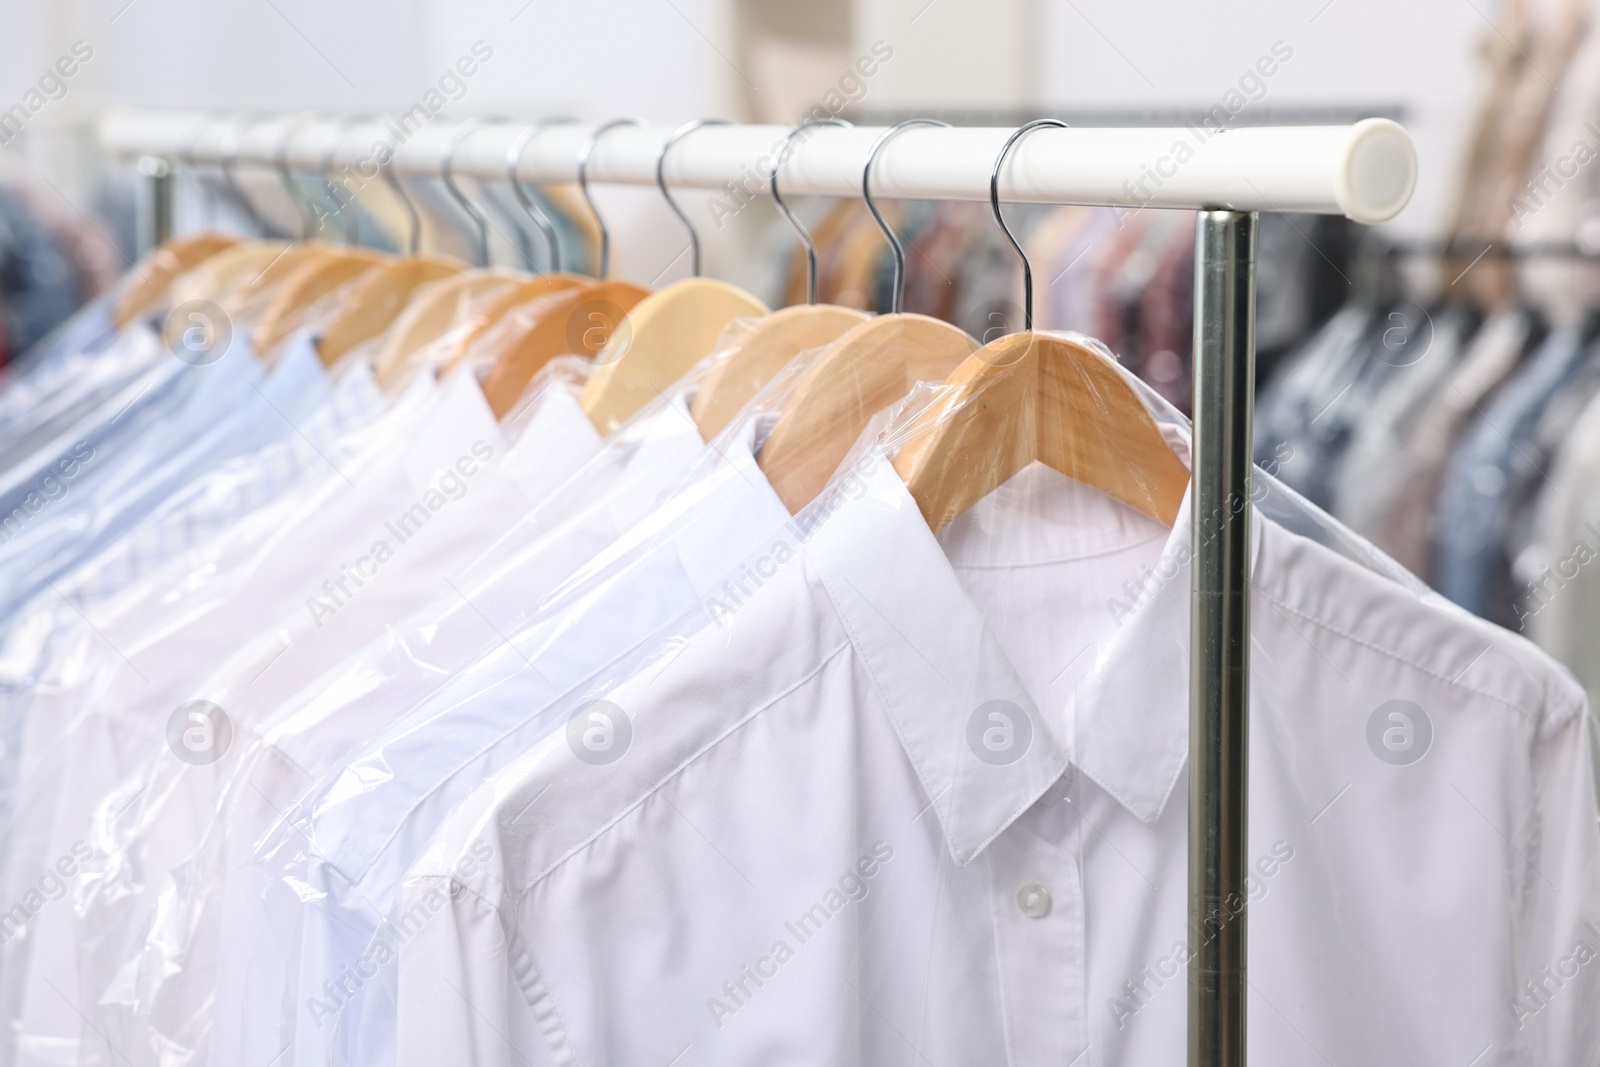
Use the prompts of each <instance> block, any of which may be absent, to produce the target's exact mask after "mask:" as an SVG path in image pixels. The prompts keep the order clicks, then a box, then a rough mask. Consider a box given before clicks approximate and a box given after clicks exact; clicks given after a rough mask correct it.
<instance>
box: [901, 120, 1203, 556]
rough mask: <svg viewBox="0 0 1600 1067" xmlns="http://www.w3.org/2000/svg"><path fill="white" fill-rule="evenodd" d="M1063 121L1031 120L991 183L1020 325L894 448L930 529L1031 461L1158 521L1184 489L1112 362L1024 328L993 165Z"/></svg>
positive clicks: (1029, 279)
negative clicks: (1026, 138) (1039, 130)
mask: <svg viewBox="0 0 1600 1067" xmlns="http://www.w3.org/2000/svg"><path fill="white" fill-rule="evenodd" d="M1064 125H1065V123H1062V122H1059V121H1057V120H1054V119H1040V120H1038V121H1036V122H1031V123H1028V124H1027V125H1026V126H1023V127H1022V128H1021V129H1019V130H1017V131H1016V132H1015V133H1013V134H1012V135H1011V138H1010V139H1009V140H1007V141H1006V143H1005V145H1004V147H1002V148H1001V150H1000V155H999V157H998V158H996V160H995V165H994V171H993V173H992V175H991V177H990V182H989V200H990V206H991V207H992V208H993V210H994V217H995V220H996V221H997V222H999V224H1000V228H1001V230H1002V231H1004V233H1005V235H1006V239H1007V240H1009V241H1010V242H1011V246H1012V247H1013V248H1014V249H1016V251H1017V255H1018V256H1019V257H1020V258H1021V259H1022V269H1023V286H1024V294H1025V295H1024V300H1025V308H1026V311H1025V320H1024V322H1025V327H1026V330H1025V332H1023V333H1020V334H1012V335H1010V336H1008V337H1002V338H1000V339H998V340H996V341H993V342H991V343H989V344H987V345H985V346H984V347H983V348H982V349H980V350H979V351H978V352H976V353H974V354H973V355H972V356H971V357H970V358H969V359H968V360H967V361H966V362H965V363H963V364H962V365H961V367H960V368H958V369H957V371H956V372H955V373H954V374H953V375H951V376H950V378H949V380H948V383H947V384H948V386H949V387H950V388H949V390H948V392H946V393H945V394H944V395H943V396H941V398H940V399H938V400H937V401H936V402H935V403H934V404H933V405H931V406H930V407H929V408H928V409H926V410H925V411H923V412H922V413H921V414H919V416H918V418H917V422H916V424H915V425H914V428H913V430H912V433H911V436H910V438H909V439H908V440H907V442H906V443H905V444H904V445H902V446H901V448H900V450H899V452H898V454H897V455H896V456H895V460H894V466H895V470H896V471H898V472H899V474H900V476H901V478H902V479H904V481H905V483H906V486H907V488H908V489H909V490H910V492H911V495H912V497H913V498H914V499H915V500H916V502H917V507H918V508H919V509H920V510H921V511H922V515H923V517H924V518H925V519H926V520H927V523H928V526H929V527H930V528H931V529H933V530H935V531H938V530H941V529H943V528H944V527H945V526H946V525H947V524H948V523H949V522H950V521H951V520H952V519H954V518H955V517H956V516H957V515H960V514H961V513H962V512H964V511H966V510H967V509H968V508H970V507H971V506H972V505H973V504H975V503H977V502H978V501H979V500H982V499H983V498H984V497H986V496H988V495H989V494H990V493H991V492H993V491H994V490H995V489H997V488H999V487H1000V486H1001V485H1002V484H1004V483H1005V482H1006V480H1007V479H1009V478H1010V477H1011V476H1012V475H1014V474H1016V473H1017V472H1018V471H1020V470H1021V469H1022V468H1023V467H1025V466H1027V465H1028V464H1029V463H1032V462H1035V461H1037V462H1040V463H1043V464H1045V465H1046V466H1048V467H1050V468H1052V469H1053V470H1056V471H1058V472H1060V473H1061V474H1064V475H1066V476H1067V477H1069V478H1072V479H1074V480H1076V481H1079V482H1082V483H1084V484H1085V485H1090V486H1093V487H1094V488H1096V489H1099V490H1100V491H1101V492H1103V493H1105V494H1106V495H1107V496H1110V497H1111V498H1113V499H1115V500H1119V501H1121V502H1122V503H1124V504H1127V505H1128V506H1129V507H1131V508H1133V509H1134V510H1136V511H1139V512H1141V513H1143V514H1145V515H1148V516H1150V517H1151V518H1153V519H1155V520H1156V521H1158V522H1160V523H1162V524H1163V525H1166V526H1171V525H1172V524H1173V522H1174V521H1176V519H1177V515H1178V508H1179V506H1180V505H1181V504H1182V503H1183V497H1184V494H1185V493H1186V492H1187V490H1188V484H1189V471H1188V469H1187V468H1186V467H1185V466H1184V465H1183V463H1182V461H1180V460H1179V459H1178V457H1177V456H1176V455H1175V454H1174V453H1173V451H1172V448H1171V446H1170V445H1168V444H1167V441H1166V438H1165V437H1163V436H1162V434H1161V430H1160V427H1158V426H1157V425H1156V421H1155V419H1154V418H1153V417H1152V416H1151V415H1150V412H1149V410H1148V409H1147V408H1146V407H1145V405H1144V402H1143V400H1142V399H1141V398H1140V397H1139V394H1138V393H1137V392H1136V391H1135V390H1134V388H1133V387H1132V386H1131V385H1129V384H1128V382H1127V379H1126V378H1125V377H1124V374H1123V372H1122V370H1121V369H1120V368H1119V367H1118V366H1117V364H1116V363H1115V361H1113V360H1111V359H1109V358H1107V357H1106V356H1105V355H1103V354H1101V353H1099V352H1096V351H1094V350H1093V349H1091V348H1089V347H1087V346H1085V345H1082V344H1080V343H1078V342H1076V341H1071V340H1068V339H1066V338H1064V337H1056V336H1050V335H1046V334H1036V333H1034V332H1033V271H1032V268H1031V267H1030V266H1029V265H1028V258H1027V256H1026V255H1025V254H1024V253H1023V251H1022V246H1021V245H1020V244H1018V243H1017V239H1016V238H1015V237H1013V236H1012V234H1011V230H1010V228H1009V227H1007V226H1006V222H1005V218H1004V217H1003V216H1002V215H1001V213H1000V196H999V174H1000V167H1001V165H1002V164H1003V163H1004V161H1005V157H1006V154H1007V153H1008V152H1009V151H1010V149H1011V146H1012V145H1013V144H1015V143H1016V141H1017V140H1018V139H1019V138H1021V137H1022V136H1023V135H1024V134H1025V133H1027V132H1028V131H1029V130H1032V129H1035V128H1036V127H1039V126H1064ZM915 427H923V431H922V432H920V433H919V432H918V431H917V429H916V428H915Z"/></svg>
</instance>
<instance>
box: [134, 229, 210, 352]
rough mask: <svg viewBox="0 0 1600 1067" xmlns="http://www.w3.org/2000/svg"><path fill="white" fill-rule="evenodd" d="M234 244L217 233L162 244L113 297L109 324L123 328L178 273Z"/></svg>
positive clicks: (147, 257)
mask: <svg viewBox="0 0 1600 1067" xmlns="http://www.w3.org/2000/svg"><path fill="white" fill-rule="evenodd" d="M238 243H239V241H238V239H237V238H234V237H229V236H227V235H225V234H220V233H201V234H196V235H195V236H193V237H177V238H173V239H172V240H170V241H166V242H164V243H163V244H162V245H161V246H160V247H159V248H157V249H155V250H154V251H152V252H151V253H150V254H149V255H147V256H145V257H144V261H143V262H142V263H140V264H139V267H138V269H136V270H135V271H134V272H133V274H132V275H130V277H129V280H128V284H127V287H126V288H124V289H123V290H122V292H120V293H118V294H117V298H116V301H115V302H114V303H113V304H112V306H111V321H112V322H114V323H115V324H116V325H117V328H118V329H121V328H122V327H124V326H126V325H127V324H128V323H130V322H132V321H133V320H134V319H135V318H136V317H138V316H139V315H140V314H141V313H142V312H144V311H146V310H148V309H149V308H150V306H151V305H152V304H154V303H155V302H156V301H157V300H159V299H161V296H162V294H164V293H166V292H167V290H168V288H169V287H170V286H171V285H172V283H173V281H174V280H176V279H177V277H178V276H179V275H180V274H185V273H187V272H189V271H190V270H193V269H194V268H195V267H197V266H199V265H200V264H201V263H203V262H205V261H206V260H208V259H210V258H211V257H213V256H215V255H217V254H218V253H219V252H223V251H226V250H227V249H229V248H233V247H234V246H235V245H237V244H238Z"/></svg>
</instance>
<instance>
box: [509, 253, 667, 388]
mask: <svg viewBox="0 0 1600 1067" xmlns="http://www.w3.org/2000/svg"><path fill="white" fill-rule="evenodd" d="M649 295H650V290H648V289H646V288H644V287H643V286H640V285H634V284H633V283H632V282H622V281H608V282H596V283H594V284H592V285H586V286H584V287H583V288H581V289H570V290H567V291H565V292H561V293H556V294H554V295H552V296H547V297H544V298H542V299H541V300H540V302H539V305H538V308H537V309H536V311H535V312H534V314H533V315H532V316H531V317H530V321H529V323H528V324H527V325H526V327H524V328H523V329H521V330H519V331H518V332H517V333H516V334H515V335H514V336H513V337H510V338H508V339H507V344H506V346H505V347H504V348H502V349H501V350H500V351H499V352H498V354H496V355H494V356H493V359H494V363H493V364H492V365H491V367H490V369H489V372H488V373H487V374H486V375H485V376H484V379H483V394H484V396H485V397H487V398H488V400H489V408H490V410H492V411H493V412H494V414H495V417H496V418H504V417H505V415H506V413H507V412H509V411H510V410H511V409H512V408H513V407H515V406H516V403H517V401H518V400H519V399H520V398H521V397H522V394H523V391H524V390H526V389H527V387H528V383H529V382H531V381H532V380H533V376H534V375H535V374H538V373H539V371H540V370H542V369H544V366H545V364H547V363H549V362H550V361H551V360H552V359H554V358H556V357H557V356H563V355H576V356H585V357H587V358H589V359H593V358H594V357H595V356H597V355H599V354H600V352H601V351H603V350H604V348H605V345H606V342H607V341H609V340H610V338H611V336H612V334H613V332H614V331H615V330H616V328H617V327H618V326H619V325H621V316H623V315H626V314H628V313H629V312H631V311H632V310H633V309H634V308H635V307H636V306H637V305H638V304H639V303H640V302H641V301H642V300H644V299H645V298H646V297H648V296H649Z"/></svg>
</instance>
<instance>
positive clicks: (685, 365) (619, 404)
mask: <svg viewBox="0 0 1600 1067" xmlns="http://www.w3.org/2000/svg"><path fill="white" fill-rule="evenodd" d="M765 314H767V306H766V305H765V304H763V303H762V302H761V301H759V300H757V299H756V298H755V297H753V296H751V295H750V294H749V293H747V292H745V291H744V290H743V289H739V288H736V287H734V286H732V285H729V284H727V283H726V282H719V281H716V280H714V279H711V278H685V279H684V280H683V281H681V282H675V283H673V284H672V285H669V286H667V287H666V288H665V289H662V290H661V291H660V292H657V293H652V294H650V295H649V296H647V297H645V298H644V299H643V300H641V301H639V303H638V304H636V305H635V306H634V308H633V310H632V311H631V312H629V313H628V315H627V317H626V318H625V319H624V320H623V323H622V325H621V326H620V327H619V328H618V329H617V330H616V331H615V332H614V334H613V335H612V338H611V340H610V342H609V343H608V344H607V345H606V347H605V348H604V349H603V350H602V351H601V352H600V354H599V355H598V356H596V357H595V362H596V363H597V364H598V366H597V367H596V368H595V372H594V375H593V376H592V377H591V378H590V379H589V384H588V385H586V386H585V387H584V390H583V394H582V395H581V396H580V397H579V398H578V403H579V406H581V407H582V408H583V410H584V412H585V413H587V414H588V416H589V419H590V421H592V422H593V423H594V425H595V428H596V429H598V430H599V431H600V432H601V433H602V434H608V433H610V432H611V431H613V430H615V429H616V428H617V427H618V426H620V425H622V423H623V422H624V421H625V420H626V419H627V418H628V417H629V416H630V415H632V414H633V413H634V412H636V411H638V410H639V409H640V408H641V407H643V406H644V405H645V404H646V403H648V402H649V401H651V400H653V399H655V398H656V397H657V396H659V395H661V393H662V392H663V391H664V390H666V389H667V388H668V387H669V386H671V385H672V383H673V382H676V381H677V380H678V379H679V378H681V377H683V376H684V375H685V374H687V373H688V371H689V368H691V367H693V366H694V365H695V364H696V363H698V362H700V360H702V359H704V358H705V357H706V356H707V355H708V354H709V353H710V352H711V351H712V350H713V349H714V348H715V347H716V345H717V338H718V337H719V336H721V334H722V331H723V329H724V328H725V327H726V326H727V325H728V323H730V322H732V321H733V320H734V319H739V318H749V317H752V316H759V315H765Z"/></svg>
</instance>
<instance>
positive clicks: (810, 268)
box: [767, 117, 850, 304]
mask: <svg viewBox="0 0 1600 1067" xmlns="http://www.w3.org/2000/svg"><path fill="white" fill-rule="evenodd" d="M816 126H844V127H849V126H850V123H848V122H846V121H845V120H844V119H841V118H837V117H835V118H826V119H812V120H811V121H810V122H802V123H801V124H800V125H798V126H796V127H795V128H794V129H792V130H790V131H789V136H787V137H785V138H784V139H783V147H782V148H780V149H778V157H777V158H776V159H774V160H773V161H772V170H771V172H770V173H768V175H767V184H768V187H769V188H770V189H771V191H772V202H773V203H774V204H777V205H778V210H779V211H781V212H783V217H784V218H786V219H788V220H789V225H790V226H793V227H794V232H795V233H797V234H799V235H800V242H801V243H802V244H804V245H805V246H806V303H807V304H815V303H816V302H817V246H816V243H815V242H813V241H812V240H811V235H810V234H809V233H807V232H806V228H805V227H804V226H802V225H800V220H799V219H797V218H795V217H794V212H793V211H790V210H789V205H788V204H785V203H784V202H783V197H782V196H781V195H779V193H778V168H780V167H782V166H783V161H784V160H786V159H788V158H789V150H790V148H792V147H793V146H794V139H795V138H796V137H798V136H800V134H802V133H804V132H805V131H806V130H809V129H811V128H813V127H816Z"/></svg>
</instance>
